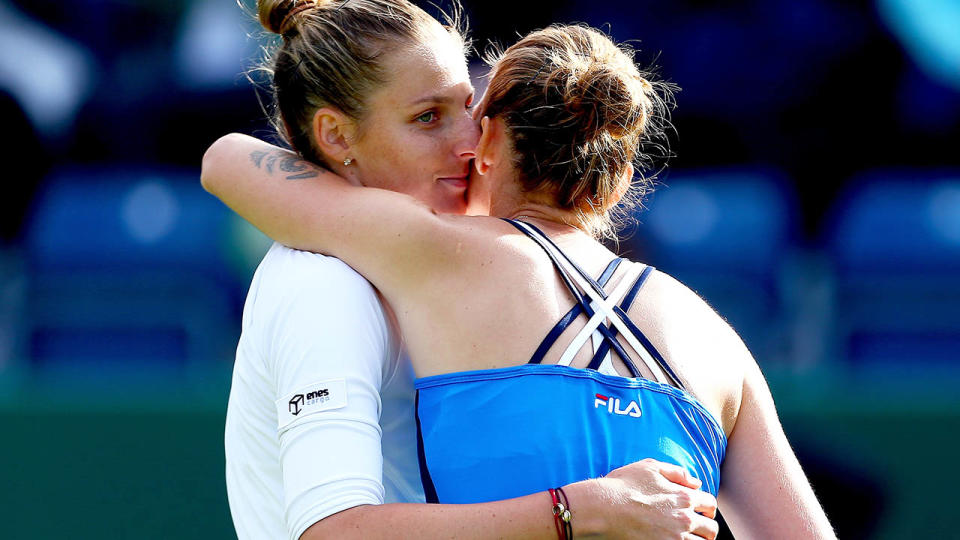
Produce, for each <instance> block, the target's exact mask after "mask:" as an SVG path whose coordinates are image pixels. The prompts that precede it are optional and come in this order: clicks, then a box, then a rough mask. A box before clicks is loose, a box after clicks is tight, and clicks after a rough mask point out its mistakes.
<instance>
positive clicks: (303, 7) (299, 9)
mask: <svg viewBox="0 0 960 540" xmlns="http://www.w3.org/2000/svg"><path fill="white" fill-rule="evenodd" d="M294 1H296V0H294ZM314 7H317V2H316V0H308V1H306V2H304V3H302V4H300V5H299V6H296V7H295V8H293V9H291V10H290V12H289V13H287V16H286V17H284V18H283V21H281V22H280V35H283V34H286V33H287V32H288V31H289V30H290V29H289V28H287V25H289V24H290V23H291V22H292V21H293V16H294V15H296V14H297V13H300V12H302V11H306V10H308V9H310V8H314Z"/></svg>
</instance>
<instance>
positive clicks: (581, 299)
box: [502, 218, 640, 377]
mask: <svg viewBox="0 0 960 540" xmlns="http://www.w3.org/2000/svg"><path fill="white" fill-rule="evenodd" d="M502 219H503V220H504V221H506V222H507V223H509V224H511V225H513V226H514V227H515V228H516V229H517V230H519V231H520V232H522V233H523V234H525V235H527V237H529V238H530V239H531V240H533V241H534V242H536V243H537V245H538V246H540V248H541V249H543V251H544V252H545V253H546V254H547V256H548V257H550V260H551V261H552V262H553V265H554V266H555V267H556V268H557V271H559V272H560V277H562V278H563V281H564V283H566V285H567V288H568V289H569V290H570V293H571V294H573V296H574V298H576V299H577V303H578V304H579V305H580V306H582V308H583V311H584V313H586V315H587V317H588V318H591V317H593V314H594V310H593V308H592V307H590V301H589V300H587V298H586V297H585V296H584V295H583V293H582V292H580V289H578V288H577V286H576V285H574V283H573V280H572V279H570V276H569V274H568V273H567V270H566V268H564V266H563V265H562V264H561V263H560V260H559V259H557V257H556V255H554V253H553V250H551V249H550V246H552V247H553V249H555V250H557V251H558V252H559V253H560V254H561V255H563V258H564V259H566V260H567V262H568V263H570V265H571V266H573V268H574V269H575V270H576V271H577V272H578V273H579V274H580V275H581V276H582V277H583V278H584V279H585V280H587V281H588V282H589V283H590V285H591V286H592V287H594V289H595V290H596V291H597V294H599V295H600V297H601V298H606V291H604V290H603V287H601V286H600V284H598V283H597V282H596V281H594V280H593V278H591V277H590V276H588V275H587V273H586V272H584V271H583V269H582V268H580V267H579V266H577V264H576V263H574V262H573V261H572V260H570V257H568V256H567V255H566V253H564V252H563V250H561V249H560V248H559V247H557V245H556V244H554V243H553V241H552V240H550V238H548V237H547V235H546V234H544V232H543V231H541V230H540V229H539V228H537V227H536V226H534V225H531V224H530V223H527V222H523V224H524V225H527V226H528V227H530V228H531V229H532V230H533V231H535V232H536V234H533V233H531V232H530V231H528V230H527V229H525V228H524V227H523V226H521V225H520V224H519V223H516V222H515V221H514V220H511V219H506V218H502ZM608 267H609V265H608ZM611 275H612V273H611ZM597 331H598V332H600V334H601V335H602V336H603V337H604V338H605V339H606V340H607V341H608V342H609V343H610V347H611V348H612V349H613V352H615V353H616V354H617V356H619V357H620V358H621V359H622V360H623V363H624V364H625V365H626V366H627V369H628V370H629V371H630V376H631V377H640V372H639V371H638V370H637V367H636V366H634V365H633V362H631V361H630V355H628V354H627V352H626V351H625V350H624V349H623V346H622V345H620V342H619V341H617V339H616V337H615V336H614V335H613V334H612V333H611V332H610V329H609V328H607V325H605V324H601V325H600V326H598V327H597ZM554 339H556V338H554ZM541 345H542V343H541ZM538 351H539V348H538ZM541 360H542V357H541Z"/></svg>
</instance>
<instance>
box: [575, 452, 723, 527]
mask: <svg viewBox="0 0 960 540" xmlns="http://www.w3.org/2000/svg"><path fill="white" fill-rule="evenodd" d="M587 482H593V483H595V487H596V488H597V490H598V491H596V492H594V495H593V497H591V498H593V499H594V500H591V501H588V500H585V499H584V498H581V497H578V499H580V500H571V501H570V505H571V506H572V509H571V510H572V511H573V512H574V521H573V524H574V531H576V526H577V522H578V521H581V520H578V517H582V518H588V516H589V512H599V514H600V517H602V519H603V521H604V523H603V524H602V525H600V526H599V529H598V531H597V532H599V533H600V534H599V535H597V536H599V537H602V538H617V539H620V538H624V539H627V538H629V539H643V540H667V539H684V540H694V539H697V538H705V539H708V540H713V539H714V538H716V536H717V532H718V528H719V526H718V525H717V522H716V520H715V519H714V518H716V515H717V500H716V498H715V497H714V496H713V495H711V494H709V493H707V492H705V491H701V490H700V489H699V488H700V486H701V482H700V480H698V479H696V478H694V477H693V476H691V475H690V473H688V472H687V470H686V469H684V468H681V467H678V466H676V465H671V464H668V463H662V462H659V461H656V460H653V459H644V460H643V461H638V462H636V463H631V464H630V465H627V466H624V467H620V468H619V469H615V470H614V471H612V472H611V473H610V474H608V475H607V476H606V477H605V478H600V479H597V480H588V481H587ZM585 497H589V496H585ZM580 508H582V509H583V511H581V512H578V511H577V510H578V509H580ZM577 536H581V535H579V534H578V535H577ZM584 536H586V535H584ZM591 536H592V535H591Z"/></svg>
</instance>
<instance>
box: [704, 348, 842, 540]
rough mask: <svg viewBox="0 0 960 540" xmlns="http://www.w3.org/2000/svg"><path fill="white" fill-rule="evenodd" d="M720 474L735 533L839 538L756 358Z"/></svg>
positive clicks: (725, 506)
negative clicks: (802, 465) (793, 446)
mask: <svg viewBox="0 0 960 540" xmlns="http://www.w3.org/2000/svg"><path fill="white" fill-rule="evenodd" d="M721 477H722V480H721V483H720V497H719V501H720V509H721V511H722V512H723V515H724V518H725V519H726V521H727V523H728V524H729V525H730V529H731V531H732V532H733V533H734V535H735V536H736V537H737V538H784V539H791V538H797V539H810V538H835V535H834V533H833V529H832V528H831V526H830V523H829V522H828V521H827V517H826V515H825V514H824V512H823V509H822V508H821V507H820V503H819V502H818V501H817V498H816V496H815V495H814V493H813V489H812V488H811V487H810V483H809V482H808V480H807V478H806V475H804V473H803V470H802V469H801V468H800V464H799V462H798V461H797V458H796V456H795V455H794V453H793V450H792V449H791V448H790V444H789V442H788V441H787V438H786V435H785V434H784V432H783V428H782V426H781V425H780V420H779V419H778V418H777V413H776V409H775V408H774V404H773V398H772V397H771V395H770V390H769V388H768V387H767V383H766V380H765V379H764V377H763V374H762V373H761V372H760V369H759V368H758V367H757V365H756V363H755V362H753V361H752V360H751V361H750V362H749V363H748V365H747V368H746V373H745V375H744V382H743V393H742V400H741V405H740V411H739V414H738V415H737V419H736V424H735V426H734V429H733V433H731V435H730V438H729V443H728V445H727V453H726V458H725V459H724V463H723V470H722V476H721Z"/></svg>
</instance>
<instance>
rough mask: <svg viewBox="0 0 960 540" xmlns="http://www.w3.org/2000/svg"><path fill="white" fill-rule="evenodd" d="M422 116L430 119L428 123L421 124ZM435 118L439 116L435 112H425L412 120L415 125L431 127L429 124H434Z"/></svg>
mask: <svg viewBox="0 0 960 540" xmlns="http://www.w3.org/2000/svg"><path fill="white" fill-rule="evenodd" d="M424 116H430V117H431V119H430V120H429V121H426V122H423V121H421V120H420V119H421V118H423V117H424ZM437 116H439V115H438V114H437V111H427V112H425V113H423V114H421V115H420V116H417V117H416V118H414V120H415V121H416V122H417V123H420V124H424V125H431V124H435V123H436V121H437Z"/></svg>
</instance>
